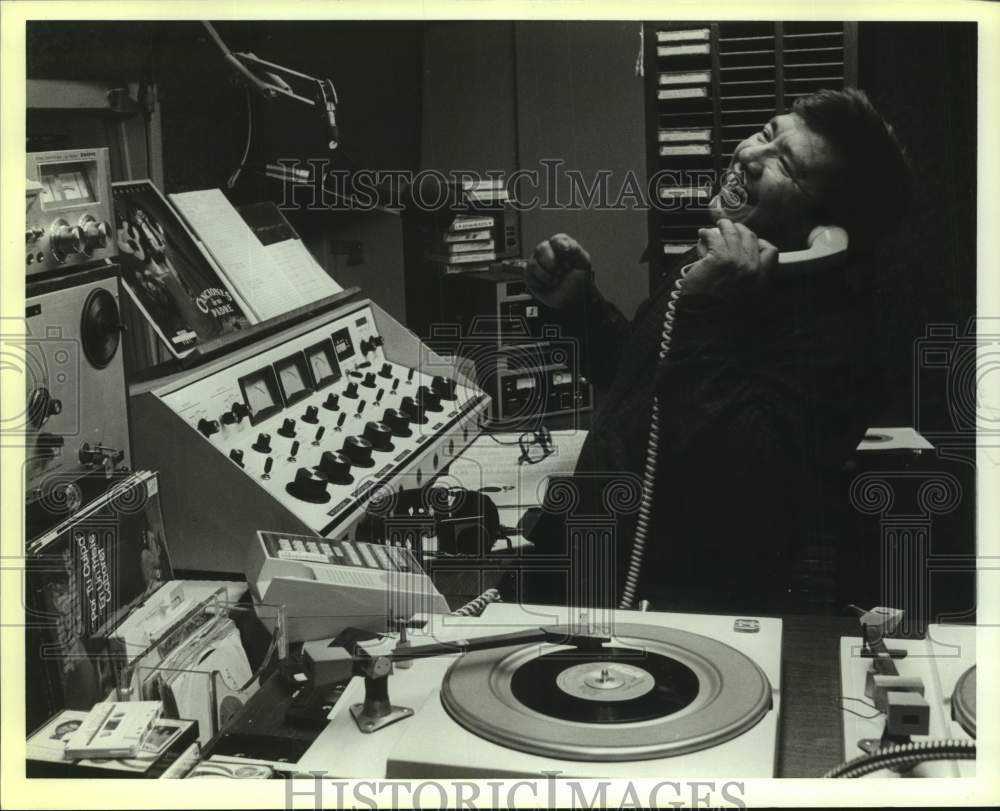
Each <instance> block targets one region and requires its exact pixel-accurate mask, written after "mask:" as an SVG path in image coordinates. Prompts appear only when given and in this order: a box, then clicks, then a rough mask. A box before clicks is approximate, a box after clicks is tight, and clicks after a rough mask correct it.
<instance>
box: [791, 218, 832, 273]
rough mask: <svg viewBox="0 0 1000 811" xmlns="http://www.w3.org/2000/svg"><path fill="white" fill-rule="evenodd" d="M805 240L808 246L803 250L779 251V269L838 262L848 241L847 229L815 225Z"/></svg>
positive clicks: (815, 268)
mask: <svg viewBox="0 0 1000 811" xmlns="http://www.w3.org/2000/svg"><path fill="white" fill-rule="evenodd" d="M807 241H808V243H809V247H808V248H805V249H804V250H801V251H787V252H783V253H779V254H778V267H779V269H781V270H785V269H787V270H795V271H800V270H801V271H809V270H820V269H822V268H826V267H830V266H831V265H834V264H839V263H840V262H841V261H842V260H843V258H844V257H843V254H845V253H846V252H847V246H848V244H849V242H850V240H849V239H848V236H847V231H845V230H844V229H843V228H841V227H840V226H839V225H817V226H816V227H815V228H813V230H812V231H810V232H809V239H808V240H807Z"/></svg>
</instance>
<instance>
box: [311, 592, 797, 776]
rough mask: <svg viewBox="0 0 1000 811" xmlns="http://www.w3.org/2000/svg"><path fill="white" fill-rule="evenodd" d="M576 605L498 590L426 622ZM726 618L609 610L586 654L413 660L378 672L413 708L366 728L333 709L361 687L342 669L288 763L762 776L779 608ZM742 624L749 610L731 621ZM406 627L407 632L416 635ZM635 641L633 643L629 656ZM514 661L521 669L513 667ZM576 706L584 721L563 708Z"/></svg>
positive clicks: (509, 623)
mask: <svg viewBox="0 0 1000 811" xmlns="http://www.w3.org/2000/svg"><path fill="white" fill-rule="evenodd" d="M575 613H576V612H575V611H573V610H572V609H566V608H558V607H552V606H519V605H510V604H504V603H497V604H493V605H491V606H489V607H488V608H487V609H486V611H485V612H484V614H483V616H482V617H479V618H466V617H451V616H447V617H435V618H434V623H435V625H434V627H433V635H434V637H435V638H436V639H438V640H444V639H449V638H450V639H461V638H472V637H474V636H478V635H487V634H496V633H503V632H508V631H513V630H517V629H522V628H530V627H537V626H540V625H544V626H551V625H560V624H562V625H565V624H568V623H569V622H571V621H574V620H575V619H576V617H575V616H574V614H575ZM736 619H737V618H735V617H720V616H709V615H685V614H657V613H638V612H632V611H622V612H615V613H614V623H613V634H612V637H613V642H612V643H611V644H610V645H608V646H606V647H605V650H604V652H602V653H600V654H598V656H597V659H598V660H599V661H596V662H595V661H594V658H593V656H592V655H591V654H590V652H588V655H587V656H584V657H582V658H581V657H580V656H579V654H580V652H579V651H576V650H573V649H570V648H568V647H565V646H550V645H544V646H524V647H520V648H502V649H495V650H491V651H484V652H482V655H480V653H470V654H466V655H465V656H463V657H459V656H457V655H456V656H447V657H437V658H433V659H417V660H415V661H414V662H413V667H412V668H411V669H410V670H403V671H397V672H396V673H395V674H394V675H392V676H391V677H390V682H389V692H390V696H391V698H392V701H393V703H394V704H398V705H403V706H410V707H413V709H414V710H415V714H414V717H413V718H409V719H406V720H404V721H401V722H400V723H398V724H394V725H392V726H390V727H386V728H385V729H383V730H380V731H378V732H376V733H373V734H370V735H364V734H362V733H361V732H359V731H358V729H357V727H356V725H355V724H354V722H353V720H352V719H351V717H350V714H349V713H348V712H346V711H344V710H343V708H344V707H348V706H350V705H351V704H352V703H355V702H357V701H359V700H361V697H362V696H363V693H364V686H363V684H362V682H361V680H360V679H355V680H354V681H353V682H352V683H351V684H350V686H349V687H348V688H347V690H346V691H345V693H344V695H343V697H342V699H341V700H340V701H339V702H338V705H337V707H336V708H334V711H333V713H332V714H331V718H330V723H329V725H328V726H327V728H326V729H325V730H324V731H323V733H321V735H320V737H319V738H318V739H317V741H316V743H315V744H314V745H313V747H312V748H311V749H310V751H309V752H307V753H306V754H305V756H304V757H303V758H302V760H300V761H299V763H298V764H297V769H298V770H299V771H303V772H305V771H310V770H313V769H322V770H325V771H326V773H327V774H328V775H329V776H339V777H362V776H367V777H371V776H376V775H379V774H384V775H385V776H386V777H390V778H406V777H435V776H436V777H459V776H462V777H514V776H529V777H541V776H542V773H543V772H552V771H557V772H559V773H560V775H562V776H581V777H595V776H602V777H604V776H607V777H663V776H671V775H673V776H682V775H689V776H690V775H698V776H705V777H712V776H720V777H721V776H736V777H770V776H773V775H774V772H775V765H776V752H777V731H778V714H779V709H780V702H779V698H780V692H779V689H780V663H781V621H780V620H777V619H760V620H757V621H756V623H757V628H758V630H757V631H756V632H750V633H743V632H739V631H736V630H734V622H735V620H736ZM741 619H743V618H741ZM748 625H750V626H752V625H753V623H746V622H745V621H744V622H742V623H741V626H742V627H747V626H748ZM577 630H578V629H577ZM411 640H412V641H413V643H414V645H417V644H419V643H418V640H417V636H416V635H411ZM639 646H641V647H642V650H643V652H642V653H641V654H640V655H636V654H635V651H636V650H639ZM608 648H613V650H608ZM565 651H569V652H570V654H566V653H565ZM560 652H562V653H560ZM572 655H576V656H577V658H575V659H573V658H572ZM547 656H548V657H552V659H551V661H550V660H548V659H546V657H547ZM567 656H569V657H570V658H566V657H567ZM560 657H562V658H560ZM459 659H461V662H460V663H459V664H456V665H455V666H454V667H453V668H452V665H453V663H455V662H457V661H458V660H459ZM527 663H530V664H533V665H534V668H532V667H529V668H527V669H525V668H524V665H525V664H527ZM449 668H452V669H451V670H449ZM536 668H537V670H536ZM517 673H522V674H523V678H522V681H523V682H524V683H523V684H518V680H517V679H516V678H515V677H514V675H516V674H517ZM512 674H514V675H512ZM508 677H509V678H508ZM536 683H537V684H538V685H544V689H541V690H538V689H536ZM446 705H447V706H446ZM581 706H583V707H584V708H586V709H585V710H584V712H585V713H587V714H588V715H587V718H586V720H578V719H577V718H576V715H575V714H576V713H578V712H579V710H580V707H581ZM553 713H554V715H553ZM564 714H568V717H566V718H564V717H562V716H563V715H564ZM453 716H455V717H453ZM629 719H631V720H629ZM334 752H335V753H336V754H335V755H333V753H334Z"/></svg>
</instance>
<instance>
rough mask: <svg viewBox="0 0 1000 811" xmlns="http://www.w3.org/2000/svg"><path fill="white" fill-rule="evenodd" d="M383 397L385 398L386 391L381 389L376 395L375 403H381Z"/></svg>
mask: <svg viewBox="0 0 1000 811" xmlns="http://www.w3.org/2000/svg"><path fill="white" fill-rule="evenodd" d="M383 397H385V389H379V390H378V394H376V395H375V402H376V403H381V402H382V398H383Z"/></svg>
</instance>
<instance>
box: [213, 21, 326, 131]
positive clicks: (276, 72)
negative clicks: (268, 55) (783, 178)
mask: <svg viewBox="0 0 1000 811" xmlns="http://www.w3.org/2000/svg"><path fill="white" fill-rule="evenodd" d="M202 25H203V26H204V27H205V30H206V31H207V32H208V35H209V37H211V39H212V41H213V42H214V43H215V44H216V46H217V47H218V48H219V50H220V51H222V56H223V58H224V59H225V60H226V62H227V63H228V64H229V65H230V66H231V67H232V68H233V70H234V71H235V73H236V74H237V76H238V77H239V78H241V79H242V80H243V81H244V82H246V84H247V85H248V86H249V87H250V88H252V89H253V90H254V91H255V92H256V93H257V94H258V95H260V96H263V97H264V98H266V99H273V98H275V97H276V96H284V97H285V98H289V99H292V100H293V101H295V102H298V103H300V104H305V105H307V106H309V107H316V108H317V109H318V110H319V111H320V114H321V115H322V117H323V119H324V121H325V122H326V123H327V125H328V127H329V130H330V141H329V147H330V149H331V150H334V149H336V148H337V146H338V145H339V141H340V138H339V132H338V128H337V119H336V113H337V103H338V99H337V90H336V88H335V87H334V86H333V82H332V81H331V80H330V79H317V78H316V77H315V76H310V75H309V74H307V73H301V72H300V71H297V70H293V69H292V68H287V67H285V66H284V65H278V64H276V63H274V62H268V61H267V60H265V59H261V58H260V57H258V56H256V55H255V54H252V53H242V52H239V51H237V52H233V51H231V50H230V49H229V46H228V45H226V43H225V42H224V41H223V39H222V37H221V36H219V32H218V31H216V30H215V26H213V25H212V24H211V23H210V22H208V21H207V20H202ZM256 71H259V72H260V73H262V74H263V76H264V77H266V78H263V77H262V76H261V75H259V74H258V73H257V72H256ZM285 78H288V79H290V80H292V81H293V82H294V83H298V84H302V83H304V84H305V85H306V86H308V87H310V89H311V91H312V98H310V97H309V96H306V95H302V94H300V93H296V92H295V91H294V90H293V89H292V86H291V85H290V84H289V83H288V82H286V81H285Z"/></svg>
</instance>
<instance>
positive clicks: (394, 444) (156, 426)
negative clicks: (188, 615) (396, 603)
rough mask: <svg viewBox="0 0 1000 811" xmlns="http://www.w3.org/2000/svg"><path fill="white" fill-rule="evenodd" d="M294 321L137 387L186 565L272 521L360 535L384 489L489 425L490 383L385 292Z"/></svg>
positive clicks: (141, 431)
mask: <svg viewBox="0 0 1000 811" xmlns="http://www.w3.org/2000/svg"><path fill="white" fill-rule="evenodd" d="M290 332H291V334H289V333H285V334H283V335H280V336H275V337H272V338H270V339H268V340H267V341H266V342H262V343H261V344H258V345H254V346H253V347H249V348H247V349H246V350H240V351H239V352H238V353H235V355H234V356H232V357H227V358H225V359H223V360H220V361H217V362H215V363H211V364H208V365H206V366H205V367H202V368H200V369H196V370H193V371H191V372H188V373H185V374H182V375H179V376H177V377H176V378H173V379H171V380H169V381H165V382H161V383H159V384H154V385H153V386H150V387H148V388H147V389H146V390H144V391H141V392H138V391H133V405H134V408H135V411H134V412H133V413H134V414H135V416H136V420H135V425H136V426H137V427H136V435H137V442H136V445H137V448H141V450H139V451H138V455H139V460H140V461H139V463H140V464H142V465H148V466H150V467H153V468H155V469H158V470H160V471H161V479H162V480H163V481H164V482H165V485H164V490H165V497H166V498H168V499H170V498H173V499H176V500H177V504H176V505H168V506H167V507H166V509H168V510H169V512H170V514H171V515H179V516H182V518H181V519H180V521H179V523H180V526H178V527H175V526H174V524H175V523H177V522H176V521H175V522H172V525H171V532H172V533H173V534H176V536H177V541H175V542H174V543H172V544H171V551H172V553H173V555H172V556H173V557H174V558H175V566H177V567H179V568H190V569H201V570H208V571H229V570H231V569H232V568H233V561H234V560H241V559H242V558H241V557H240V554H239V552H240V550H239V549H238V548H237V549H235V550H232V547H234V546H236V547H239V546H241V545H243V544H246V543H248V542H249V539H250V538H252V537H253V535H254V533H256V531H257V530H259V529H272V530H285V531H298V532H303V533H312V534H317V535H324V536H332V535H334V534H336V535H337V536H338V537H341V536H343V535H349V534H350V532H351V530H352V528H353V525H354V523H356V521H357V519H359V518H360V517H361V515H362V514H363V512H364V506H365V504H366V503H367V501H368V499H369V497H370V495H371V494H372V493H373V492H375V490H376V489H378V490H381V489H383V488H385V487H389V488H392V489H396V488H397V487H398V486H399V481H401V479H402V477H403V476H407V481H408V482H410V481H413V480H414V478H416V480H418V481H420V480H424V481H426V480H428V479H429V478H431V477H432V476H434V475H435V474H436V473H437V472H438V471H439V469H440V468H441V467H442V466H443V465H444V464H446V463H447V461H448V459H449V458H450V456H451V454H453V453H456V452H458V451H459V450H460V449H461V448H464V447H465V445H467V444H468V443H469V442H471V441H472V439H473V438H474V437H475V435H476V433H477V432H478V427H477V426H478V425H479V422H480V415H482V414H483V413H484V412H485V410H486V409H487V408H488V401H487V400H486V398H485V397H484V395H483V393H482V392H481V391H479V390H478V389H477V388H475V387H474V384H471V383H470V382H469V381H468V380H467V379H466V378H463V377H461V376H460V375H459V374H458V373H457V372H456V371H455V369H454V368H453V366H452V365H451V363H450V361H448V360H445V359H444V358H441V357H439V356H437V355H435V354H434V353H433V352H431V351H430V350H428V349H427V348H426V347H424V346H423V345H422V344H421V343H420V342H419V340H418V339H417V338H416V337H415V336H413V334H412V333H410V332H409V331H408V330H406V329H405V328H403V327H401V326H400V325H399V324H398V323H397V322H395V321H394V320H393V319H392V318H391V317H390V316H389V315H388V314H386V313H385V312H384V311H382V310H381V309H379V308H378V306H377V305H375V304H374V303H372V302H369V301H365V302H361V303H360V304H355V305H353V306H351V305H348V307H347V310H346V311H343V310H342V311H339V312H335V313H334V314H332V315H328V316H326V317H325V318H322V319H314V320H313V321H311V322H309V323H308V324H307V325H300V326H299V327H298V328H296V329H293V330H291V331H290ZM445 449H447V452H444V450H445ZM167 494H170V495H167ZM234 534H235V535H236V538H235V539H234V538H233V536H234ZM227 550H232V551H235V552H236V553H237V554H236V555H235V556H234V555H233V554H230V552H229V551H227Z"/></svg>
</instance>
